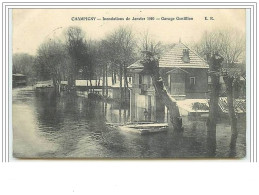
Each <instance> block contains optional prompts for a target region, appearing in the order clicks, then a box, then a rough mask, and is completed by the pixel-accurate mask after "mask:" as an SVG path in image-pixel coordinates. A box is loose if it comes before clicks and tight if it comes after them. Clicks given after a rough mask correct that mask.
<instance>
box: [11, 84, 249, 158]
mask: <svg viewBox="0 0 259 195" xmlns="http://www.w3.org/2000/svg"><path fill="white" fill-rule="evenodd" d="M12 111H13V155H14V157H16V158H88V159H89V158H116V159H117V158H195V157H197V158H204V157H207V156H208V155H207V152H206V151H207V149H206V145H207V144H206V135H207V133H206V120H205V119H202V118H200V119H196V120H190V119H188V118H184V119H183V123H184V132H183V133H176V132H174V131H173V130H169V131H168V132H164V133H157V134H149V135H139V134H134V133H131V132H124V131H121V130H118V129H116V128H111V127H110V126H109V125H107V123H111V122H112V123H116V122H119V111H118V110H116V109H113V107H112V106H111V105H110V104H108V105H107V109H106V116H105V115H104V114H103V113H104V112H103V104H102V102H98V101H93V100H89V99H86V98H83V97H73V96H71V95H66V94H64V95H62V96H61V97H56V98H55V97H53V96H51V95H50V94H44V95H42V94H41V95H39V94H36V93H35V91H33V89H32V87H26V88H15V89H13V108H12ZM127 118H128V111H126V112H124V111H122V120H124V119H126V120H127ZM221 121H223V120H221ZM238 121H239V124H238V128H239V129H238V130H239V135H238V139H237V143H236V157H238V158H242V157H244V156H245V151H246V142H245V140H246V138H245V119H244V118H240V119H239V120H238ZM230 135H231V133H230V126H229V124H228V122H227V121H224V122H220V123H219V124H218V125H217V150H216V156H215V157H217V158H228V157H229V152H230V151H229V150H230V149H229V144H230Z"/></svg>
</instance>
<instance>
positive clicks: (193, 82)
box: [190, 77, 196, 85]
mask: <svg viewBox="0 0 259 195" xmlns="http://www.w3.org/2000/svg"><path fill="white" fill-rule="evenodd" d="M195 83H196V81H195V77H190V84H191V85H195Z"/></svg>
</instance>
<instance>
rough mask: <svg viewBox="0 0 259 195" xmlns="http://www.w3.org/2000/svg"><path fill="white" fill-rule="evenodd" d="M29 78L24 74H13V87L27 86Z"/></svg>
mask: <svg viewBox="0 0 259 195" xmlns="http://www.w3.org/2000/svg"><path fill="white" fill-rule="evenodd" d="M26 84H27V76H25V75H23V74H13V87H18V86H26Z"/></svg>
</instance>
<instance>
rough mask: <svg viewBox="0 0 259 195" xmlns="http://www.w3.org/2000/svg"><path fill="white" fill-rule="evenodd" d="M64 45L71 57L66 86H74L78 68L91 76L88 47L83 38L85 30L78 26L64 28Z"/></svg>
mask: <svg viewBox="0 0 259 195" xmlns="http://www.w3.org/2000/svg"><path fill="white" fill-rule="evenodd" d="M65 38H66V47H67V51H68V54H69V56H70V58H71V64H70V67H69V73H70V74H69V78H68V87H69V88H70V89H72V88H73V87H74V86H75V80H76V76H77V74H78V71H79V70H80V69H83V70H84V73H85V75H86V76H88V77H91V75H92V69H91V68H92V67H91V65H92V64H91V63H89V53H88V47H87V43H86V40H85V32H83V30H82V29H81V28H79V27H69V28H67V29H66V30H65ZM90 80H91V78H90Z"/></svg>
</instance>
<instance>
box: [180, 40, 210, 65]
mask: <svg viewBox="0 0 259 195" xmlns="http://www.w3.org/2000/svg"><path fill="white" fill-rule="evenodd" d="M181 43H182V42H181ZM182 44H183V45H184V46H185V47H187V48H188V49H189V50H191V51H192V52H193V53H195V54H196V56H198V57H199V58H200V59H201V60H202V61H204V62H205V63H206V64H208V63H207V62H206V61H205V60H204V59H203V58H202V57H201V56H200V55H199V54H197V52H196V51H194V50H193V49H191V48H190V47H189V46H187V45H186V44H184V43H182Z"/></svg>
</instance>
